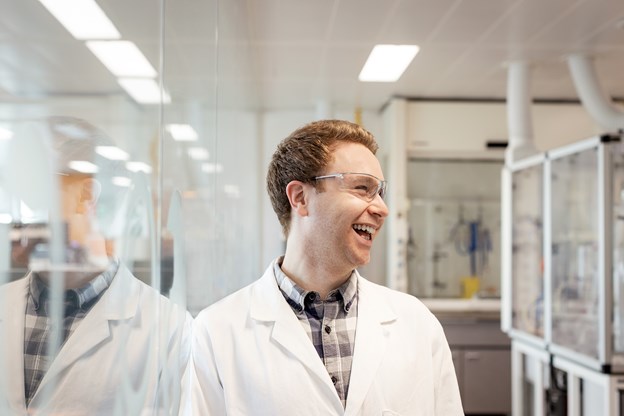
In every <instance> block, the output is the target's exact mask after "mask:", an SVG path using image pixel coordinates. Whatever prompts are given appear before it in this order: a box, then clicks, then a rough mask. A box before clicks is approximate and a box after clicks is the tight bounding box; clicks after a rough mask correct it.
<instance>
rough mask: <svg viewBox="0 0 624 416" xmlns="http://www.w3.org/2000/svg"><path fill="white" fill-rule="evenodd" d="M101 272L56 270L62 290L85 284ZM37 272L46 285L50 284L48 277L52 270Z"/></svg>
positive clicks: (101, 271) (76, 287) (50, 275)
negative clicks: (61, 281) (61, 282)
mask: <svg viewBox="0 0 624 416" xmlns="http://www.w3.org/2000/svg"><path fill="white" fill-rule="evenodd" d="M103 272H104V270H100V271H90V272H58V274H59V276H62V278H63V288H64V290H70V289H78V288H81V287H83V286H85V285H86V284H87V283H89V282H90V281H91V280H93V279H94V278H95V277H96V276H98V275H100V274H102V273H103ZM37 274H38V276H39V277H40V278H41V280H42V281H43V283H44V284H45V285H46V286H50V278H51V277H52V275H53V273H52V272H38V273H37Z"/></svg>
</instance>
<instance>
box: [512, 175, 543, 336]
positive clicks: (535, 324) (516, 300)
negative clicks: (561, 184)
mask: <svg viewBox="0 0 624 416" xmlns="http://www.w3.org/2000/svg"><path fill="white" fill-rule="evenodd" d="M543 187H544V166H543V164H541V163H540V164H539V165H534V166H530V167H527V168H524V169H520V170H517V171H515V172H513V176H512V188H513V192H512V220H511V222H512V227H513V231H512V236H513V237H512V238H513V241H512V259H511V262H512V276H513V277H512V285H513V288H512V327H513V328H514V329H517V330H520V331H523V332H526V333H528V334H531V335H535V336H538V337H543V335H544V267H543V219H544V216H543V196H542V195H543Z"/></svg>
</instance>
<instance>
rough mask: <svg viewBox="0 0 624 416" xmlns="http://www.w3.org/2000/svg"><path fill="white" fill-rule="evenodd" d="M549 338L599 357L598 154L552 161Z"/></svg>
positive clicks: (593, 150) (577, 155)
mask: <svg viewBox="0 0 624 416" xmlns="http://www.w3.org/2000/svg"><path fill="white" fill-rule="evenodd" d="M551 183H552V185H551V191H552V193H551V200H552V202H551V204H552V214H553V215H552V247H551V249H552V342H553V343H554V344H556V345H560V346H563V347H566V348H569V349H571V350H573V351H576V352H578V353H581V354H584V355H587V356H589V357H592V358H598V344H599V339H598V319H599V316H598V300H599V292H598V287H599V286H598V282H599V279H601V278H602V276H599V275H598V249H599V238H600V236H599V232H598V218H599V214H598V191H597V190H598V157H597V151H596V149H595V148H594V149H589V150H585V151H582V152H578V153H573V154H570V155H568V156H563V157H560V158H558V159H554V160H552V162H551Z"/></svg>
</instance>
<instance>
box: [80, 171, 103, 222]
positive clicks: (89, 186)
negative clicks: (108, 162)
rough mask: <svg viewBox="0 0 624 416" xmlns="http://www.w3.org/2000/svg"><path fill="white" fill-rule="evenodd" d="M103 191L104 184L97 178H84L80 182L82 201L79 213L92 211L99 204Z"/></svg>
mask: <svg viewBox="0 0 624 416" xmlns="http://www.w3.org/2000/svg"><path fill="white" fill-rule="evenodd" d="M100 193H102V185H100V182H98V181H97V180H95V179H92V178H89V179H84V180H83V181H82V182H81V184H80V202H79V203H78V209H77V211H78V213H79V214H85V213H87V212H89V211H91V210H92V209H93V208H94V207H95V205H96V204H97V200H98V198H99V197H100Z"/></svg>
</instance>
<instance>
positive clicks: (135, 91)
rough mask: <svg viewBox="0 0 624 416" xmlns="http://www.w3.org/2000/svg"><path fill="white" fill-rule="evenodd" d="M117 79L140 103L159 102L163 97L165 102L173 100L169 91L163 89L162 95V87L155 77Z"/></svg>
mask: <svg viewBox="0 0 624 416" xmlns="http://www.w3.org/2000/svg"><path fill="white" fill-rule="evenodd" d="M117 81H118V82H119V85H121V86H122V88H123V89H124V90H126V92H127V93H128V94H130V96H131V97H132V98H134V99H135V100H136V101H137V102H138V103H141V104H159V103H160V102H161V98H162V102H163V104H167V103H170V102H171V97H170V96H169V94H167V91H162V97H161V91H160V87H159V85H158V83H157V82H156V81H155V80H154V79H146V78H119V79H118V80H117Z"/></svg>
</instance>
